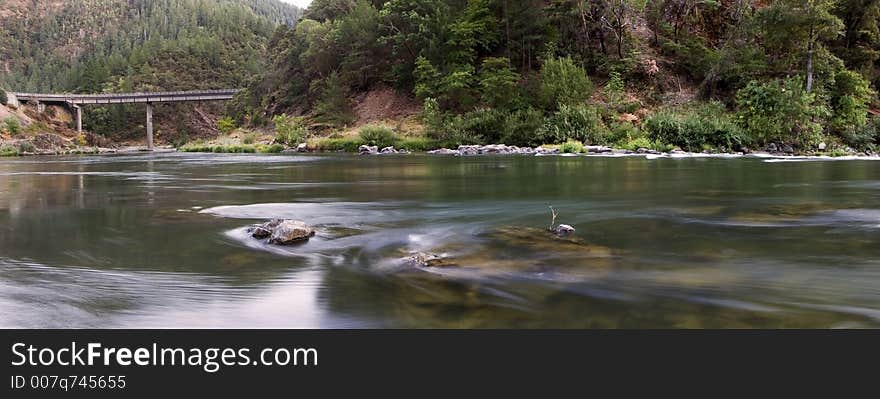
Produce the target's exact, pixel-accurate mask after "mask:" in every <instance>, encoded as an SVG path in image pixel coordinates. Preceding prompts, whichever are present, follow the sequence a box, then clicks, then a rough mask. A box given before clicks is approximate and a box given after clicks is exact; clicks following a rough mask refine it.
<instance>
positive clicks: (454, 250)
mask: <svg viewBox="0 0 880 399" xmlns="http://www.w3.org/2000/svg"><path fill="white" fill-rule="evenodd" d="M550 205H552V206H553V207H554V208H555V209H556V210H557V211H558V212H559V218H558V220H557V222H558V223H566V224H570V225H573V226H574V227H575V228H576V229H577V232H576V234H575V236H574V237H570V238H567V239H558V238H555V237H554V236H552V235H550V234H549V233H547V232H546V229H547V227H548V225H549V224H550V222H551V220H550V219H551V218H550V211H549V209H548V206H550ZM270 218H291V219H298V220H302V221H305V222H307V223H309V224H311V225H313V226H315V227H316V229H317V236H316V237H314V238H313V239H312V240H311V241H309V242H308V243H306V244H303V245H298V246H293V247H270V246H267V245H265V244H264V243H262V242H259V241H256V240H254V239H252V238H250V237H249V236H248V235H247V233H246V230H245V228H246V227H247V226H249V225H251V224H254V223H258V222H261V221H264V220H266V219H270ZM419 252H424V253H430V254H437V255H439V256H443V257H445V261H444V264H442V265H439V266H432V267H419V266H417V265H412V264H408V263H406V262H404V261H402V259H404V258H406V257H407V256H410V255H412V254H414V253H419ZM0 327H62V328H66V327H77V328H79V327H99V328H105V327H109V328H127V327H130V328H139V327H158V328H165V327H208V328H213V327H221V328H227V327H228V328H270V327H280V328H287V327H292V328H386V327H390V328H394V327H404V328H408V327H415V328H427V327H432V328H495V327H512V328H548V327H554V328H571V327H587V328H618V327H620V328H658V327H659V328H751V327H770V328H837V327H880V162H877V161H867V160H863V161H859V160H846V161H831V160H797V159H788V160H785V159H761V158H741V159H718V158H682V159H669V158H660V159H646V158H644V157H621V158H611V157H608V158H602V157H521V156H509V157H491V156H487V157H473V158H466V157H441V156H419V155H411V156H390V157H358V156H353V155H322V156H304V155H296V156H294V155H224V154H183V153H168V154H134V155H116V156H94V157H56V158H39V157H30V158H18V159H3V160H0Z"/></svg>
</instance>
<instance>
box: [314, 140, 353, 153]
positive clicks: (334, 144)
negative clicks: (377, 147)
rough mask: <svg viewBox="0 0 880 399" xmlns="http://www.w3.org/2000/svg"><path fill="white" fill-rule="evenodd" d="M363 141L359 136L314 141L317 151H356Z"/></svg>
mask: <svg viewBox="0 0 880 399" xmlns="http://www.w3.org/2000/svg"><path fill="white" fill-rule="evenodd" d="M362 145H364V142H363V141H362V140H361V138H360V137H343V138H326V139H321V140H319V141H317V142H316V143H315V148H316V149H317V150H318V151H345V152H357V151H358V148H359V147H360V146H362Z"/></svg>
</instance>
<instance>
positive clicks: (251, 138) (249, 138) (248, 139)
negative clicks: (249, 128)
mask: <svg viewBox="0 0 880 399" xmlns="http://www.w3.org/2000/svg"><path fill="white" fill-rule="evenodd" d="M256 141H257V134H256V133H247V134H245V135H244V136H242V138H241V142H242V144H253V143H255V142H256Z"/></svg>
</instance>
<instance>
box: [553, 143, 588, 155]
mask: <svg viewBox="0 0 880 399" xmlns="http://www.w3.org/2000/svg"><path fill="white" fill-rule="evenodd" d="M559 152H561V153H563V154H580V153H582V152H584V143H581V142H580V141H575V140H569V141H566V142H564V143H562V145H561V146H559Z"/></svg>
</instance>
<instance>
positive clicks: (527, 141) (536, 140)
mask: <svg viewBox="0 0 880 399" xmlns="http://www.w3.org/2000/svg"><path fill="white" fill-rule="evenodd" d="M543 125H544V114H543V113H542V112H541V111H540V110H537V109H534V108H527V109H525V110H520V111H516V112H514V113H511V114H510V115H508V117H507V131H506V132H505V133H504V135H503V136H502V137H503V138H502V140H501V141H502V142H504V144H507V145H516V146H528V147H535V146H539V145H541V144H544V143H543V142H542V140H541V136H540V134H539V133H540V131H541V128H542V127H543Z"/></svg>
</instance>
